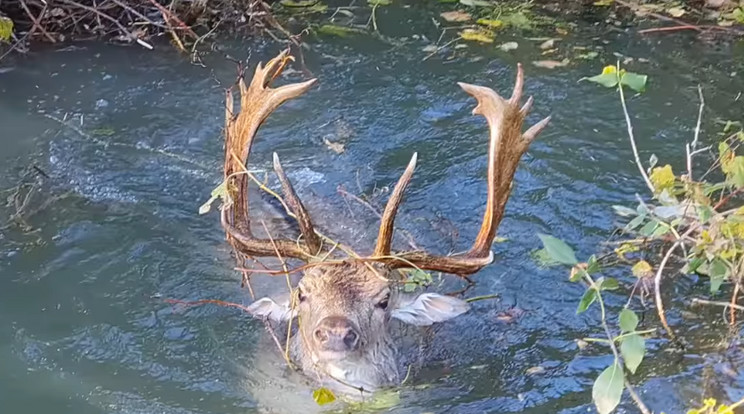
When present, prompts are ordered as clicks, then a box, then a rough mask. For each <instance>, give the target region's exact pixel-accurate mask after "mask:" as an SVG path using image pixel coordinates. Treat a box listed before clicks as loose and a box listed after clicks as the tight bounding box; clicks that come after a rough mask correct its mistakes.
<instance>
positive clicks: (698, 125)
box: [690, 85, 705, 150]
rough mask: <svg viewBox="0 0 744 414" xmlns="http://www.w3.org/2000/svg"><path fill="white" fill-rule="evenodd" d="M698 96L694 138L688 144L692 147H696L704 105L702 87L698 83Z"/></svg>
mask: <svg viewBox="0 0 744 414" xmlns="http://www.w3.org/2000/svg"><path fill="white" fill-rule="evenodd" d="M698 96H699V97H700V108H699V109H698V119H697V125H696V126H695V139H693V140H692V143H691V144H690V146H691V147H692V149H693V150H694V149H696V148H697V144H698V138H699V137H700V123H701V122H702V120H703V108H704V107H705V98H704V97H703V88H702V86H700V85H698Z"/></svg>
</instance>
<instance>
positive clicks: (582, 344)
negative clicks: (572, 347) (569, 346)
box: [576, 339, 589, 350]
mask: <svg viewBox="0 0 744 414" xmlns="http://www.w3.org/2000/svg"><path fill="white" fill-rule="evenodd" d="M576 346H577V347H579V350H582V349H584V348H586V347H588V346H589V342H587V341H585V340H583V339H577V340H576Z"/></svg>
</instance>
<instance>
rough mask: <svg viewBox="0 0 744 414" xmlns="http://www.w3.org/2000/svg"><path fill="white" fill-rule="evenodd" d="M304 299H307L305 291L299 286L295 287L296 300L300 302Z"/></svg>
mask: <svg viewBox="0 0 744 414" xmlns="http://www.w3.org/2000/svg"><path fill="white" fill-rule="evenodd" d="M305 299H307V297H306V296H305V292H303V291H302V289H300V287H299V286H298V287H297V300H299V301H300V302H304V301H305Z"/></svg>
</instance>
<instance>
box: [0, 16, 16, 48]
mask: <svg viewBox="0 0 744 414" xmlns="http://www.w3.org/2000/svg"><path fill="white" fill-rule="evenodd" d="M12 34H13V20H10V19H9V18H7V17H5V16H0V40H4V41H6V42H7V41H8V40H10V36H11V35H12Z"/></svg>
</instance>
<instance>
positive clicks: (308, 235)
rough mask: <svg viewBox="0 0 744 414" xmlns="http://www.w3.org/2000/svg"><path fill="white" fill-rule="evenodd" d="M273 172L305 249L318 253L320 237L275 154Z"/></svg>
mask: <svg viewBox="0 0 744 414" xmlns="http://www.w3.org/2000/svg"><path fill="white" fill-rule="evenodd" d="M274 171H275V172H276V175H277V176H278V177H279V182H280V183H281V184H282V192H283V193H284V198H285V199H286V201H287V204H288V205H289V208H290V209H291V210H292V213H294V215H295V217H296V218H297V223H298V224H299V225H300V231H301V232H302V237H303V238H304V240H305V244H307V247H308V248H309V249H310V253H312V254H318V253H320V247H321V242H320V237H318V235H317V234H316V233H315V228H314V227H313V223H312V221H311V220H310V215H309V214H308V213H307V210H305V206H304V205H303V204H302V201H301V200H300V198H299V197H297V193H296V192H295V190H294V187H292V183H291V182H290V181H289V178H287V175H286V174H284V169H283V168H282V164H281V163H280V162H279V155H277V154H276V152H275V153H274Z"/></svg>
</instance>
